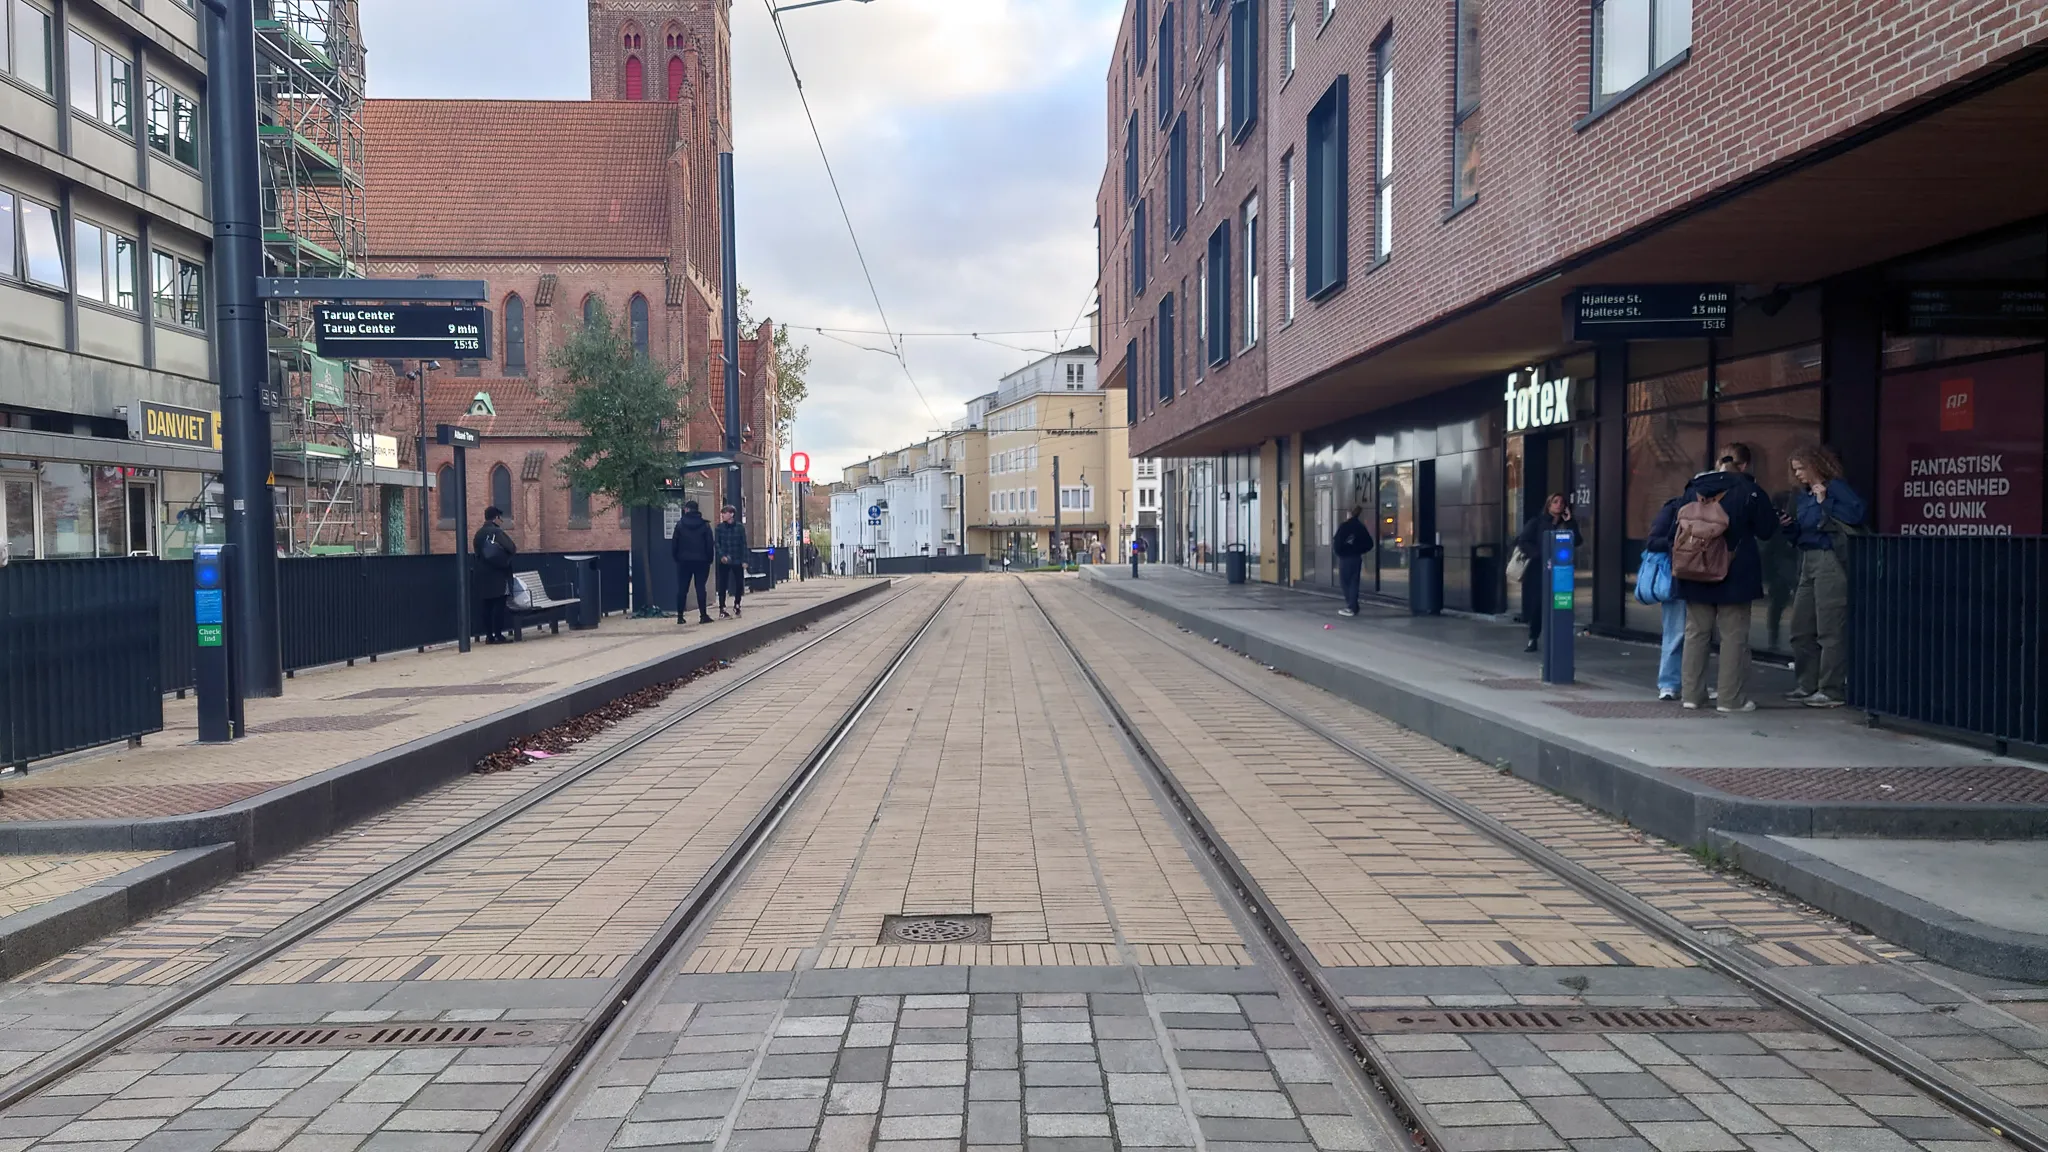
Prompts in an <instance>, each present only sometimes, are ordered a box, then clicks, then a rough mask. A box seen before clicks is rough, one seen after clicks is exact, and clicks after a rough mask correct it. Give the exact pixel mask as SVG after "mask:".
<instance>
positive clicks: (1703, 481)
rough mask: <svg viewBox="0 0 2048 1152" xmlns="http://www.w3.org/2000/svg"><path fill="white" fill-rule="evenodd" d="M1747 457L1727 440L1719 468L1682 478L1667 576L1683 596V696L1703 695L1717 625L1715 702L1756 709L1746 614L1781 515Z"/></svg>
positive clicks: (1700, 701) (1701, 699)
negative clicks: (1764, 549)
mask: <svg viewBox="0 0 2048 1152" xmlns="http://www.w3.org/2000/svg"><path fill="white" fill-rule="evenodd" d="M1738 449H1740V451H1739V452H1738V451H1737V450H1738ZM1748 463H1749V452H1748V449H1747V448H1745V447H1743V446H1742V445H1739V444H1731V445H1729V446H1728V449H1727V450H1725V451H1723V452H1722V454H1721V460H1720V470H1719V471H1714V472H1702V473H1700V474H1699V475H1697V476H1695V477H1693V478H1692V483H1690V484H1688V485H1686V489H1685V496H1684V497H1683V502H1682V503H1681V504H1680V505H1679V506H1678V509H1677V513H1676V515H1675V516H1674V517H1673V520H1674V525H1673V529H1672V536H1671V576H1672V581H1671V583H1672V588H1673V592H1674V594H1675V595H1676V596H1677V597H1678V598H1679V599H1680V600H1683V601H1685V654H1684V675H1683V677H1682V681H1683V682H1682V684H1681V696H1682V697H1683V699H1682V703H1683V705H1684V706H1685V707H1687V708H1695V709H1696V708H1700V707H1703V706H1705V704H1706V702H1707V656H1708V655H1709V653H1710V650H1711V647H1712V645H1713V642H1714V638H1715V635H1716V634H1717V633H1718V634H1719V636H1720V640H1721V685H1720V701H1719V708H1720V710H1721V711H1723V712H1754V711H1756V701H1754V700H1751V699H1750V698H1749V619H1750V609H1751V605H1752V604H1753V603H1754V602H1755V601H1756V600H1758V599H1760V598H1762V596H1763V594H1764V562H1763V555H1762V553H1761V552H1760V551H1759V550H1758V547H1757V542H1758V541H1761V540H1768V539H1770V538H1771V537H1772V536H1775V535H1777V532H1778V516H1777V509H1776V508H1774V507H1773V506H1772V505H1771V498H1770V497H1769V496H1767V495H1765V494H1764V490H1763V489H1762V488H1759V487H1757V484H1756V481H1754V480H1751V479H1750V478H1749V475H1748V473H1746V472H1745V471H1743V469H1744V468H1745V467H1746V466H1747V465H1748Z"/></svg>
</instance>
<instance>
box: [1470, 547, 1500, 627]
mask: <svg viewBox="0 0 2048 1152" xmlns="http://www.w3.org/2000/svg"><path fill="white" fill-rule="evenodd" d="M1500 581H1501V565H1500V546H1499V545H1498V544H1474V545H1473V546H1472V576H1471V583H1472V611H1474V612H1477V613H1479V614H1480V615H1482V616H1492V615H1494V614H1496V613H1498V612H1499V611H1500V610H1501V608H1500V604H1501V596H1500V591H1501V584H1500Z"/></svg>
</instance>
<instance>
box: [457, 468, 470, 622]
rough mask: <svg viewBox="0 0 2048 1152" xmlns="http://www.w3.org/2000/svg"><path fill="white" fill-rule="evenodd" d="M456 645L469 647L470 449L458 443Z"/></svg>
mask: <svg viewBox="0 0 2048 1152" xmlns="http://www.w3.org/2000/svg"><path fill="white" fill-rule="evenodd" d="M455 637H456V640H455V648H456V650H457V651H459V652H467V651H469V449H467V448H464V447H463V446H462V445H461V444H460V443H458V444H456V445H455Z"/></svg>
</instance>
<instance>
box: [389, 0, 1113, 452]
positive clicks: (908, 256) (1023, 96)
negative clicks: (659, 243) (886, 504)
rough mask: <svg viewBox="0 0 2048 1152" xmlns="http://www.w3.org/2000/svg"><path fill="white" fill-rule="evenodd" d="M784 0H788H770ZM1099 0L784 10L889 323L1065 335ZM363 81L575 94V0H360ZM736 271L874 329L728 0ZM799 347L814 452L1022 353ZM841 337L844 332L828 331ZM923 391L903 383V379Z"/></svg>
mask: <svg viewBox="0 0 2048 1152" xmlns="http://www.w3.org/2000/svg"><path fill="white" fill-rule="evenodd" d="M783 2H784V3H787V2H789V0H783ZM1121 8H1122V5H1121V3H1120V0H873V2H872V3H851V2H841V3H834V4H827V5H825V6H823V7H818V8H811V9H806V10H804V11H801V12H793V13H788V14H786V15H785V16H784V18H783V21H784V25H785V27H786V28H787V29H788V31H789V40H790V47H791V49H792V51H793V52H794V54H795V57H796V64H797V67H798V69H799V70H800V71H801V73H802V75H803V79H804V90H805V92H806V93H807V94H808V95H809V96H810V101H811V108H812V111H813V112H814V113H815V114H816V115H817V118H818V127H819V129H820V131H821V133H822V134H823V136H824V141H825V147H826V149H827V151H828V152H829V153H830V155H831V157H832V162H833V165H834V169H835V171H836V172H837V173H838V176H839V184H840V188H841V190H842V191H843V192H844V193H845V196H846V202H847V208H848V210H849V211H850V212H851V214H852V217H853V225H854V228H855V229H856V231H857V232H858V233H859V236H860V241H861V245H862V247H863V248H864V249H865V250H866V252H867V256H868V263H869V266H870V268H871V269H872V271H873V273H874V278H875V286H876V288H877V289H878V290H879V292H880V294H881V298H882V305H883V307H885V308H887V309H888V314H889V320H890V326H891V327H893V328H895V329H896V330H897V331H900V332H965V331H973V332H1008V331H1011V330H1018V329H1033V330H1035V331H1034V332H1032V333H1030V334H1016V335H999V336H992V337H990V338H989V340H992V341H1000V342H1002V343H1003V344H1007V345H1012V346H1015V349H1048V350H1049V349H1052V348H1055V347H1056V346H1057V345H1056V344H1055V343H1054V341H1055V330H1060V332H1061V334H1062V335H1065V336H1066V337H1067V338H1068V343H1069V344H1081V343H1085V342H1086V340H1087V329H1086V327H1085V325H1084V324H1083V325H1078V326H1077V321H1079V319H1080V317H1081V314H1082V311H1083V309H1084V306H1085V304H1086V302H1087V300H1088V298H1089V295H1090V290H1091V288H1092V285H1093V282H1094V275H1095V273H1094V263H1095V237H1094V230H1093V223H1094V218H1095V211H1094V194H1095V187H1096V184H1097V182H1098V180H1099V179H1100V176H1101V172H1102V158H1103V131H1104V129H1103V116H1102V111H1101V108H1102V96H1103V87H1102V85H1103V79H1102V78H1103V75H1104V73H1105V72H1106V70H1107V61H1108V56H1109V48H1110V44H1111V42H1112V40H1113V38H1114V25H1115V21H1116V19H1117V13H1118V12H1120V11H1121ZM362 12H363V24H364V38H365V40H366V41H367V43H368V46H369V72H370V95H372V96H410V97H452V96H463V97H484V98H507V97H520V98H528V99H563V100H578V99H583V98H586V97H587V96H588V95H589V87H590V78H589V62H588V61H589V57H588V49H587V44H588V36H587V34H586V30H585V13H586V5H585V3H584V2H583V0H362ZM733 40H734V45H733V62H734V63H733V67H734V80H733V83H734V91H733V113H734V121H735V125H734V127H735V135H736V143H735V164H736V169H737V181H738V187H739V195H738V198H737V209H738V213H739V262H740V282H741V283H743V284H745V285H746V286H747V287H748V288H749V289H750V290H751V291H752V293H753V298H754V305H755V310H756V312H758V313H760V314H761V315H763V316H772V317H773V318H774V319H776V320H777V321H788V322H790V323H792V324H795V325H801V326H804V327H811V326H818V327H824V328H847V329H870V330H873V329H879V328H881V323H880V321H879V320H878V318H877V316H876V313H875V305H874V303H873V300H872V298H871V297H870V296H869V293H868V289H867V284H866V282H865V281H864V280H863V278H862V276H861V271H860V265H859V263H858V262H857V261H856V260H855V258H854V254H853V248H852V245H851V243H850V242H849V241H848V239H847V234H846V227H845V225H844V224H843V223H842V222H841V220H840V217H839V210H838V207H837V205H836V204H835V203H834V201H833V198H832V189H831V186H830V184H829V183H828V182H827V181H826V178H825V171H824V168H823V166H822V164H821V163H820V161H819V159H818V152H817V145H816V144H815V143H814V142H813V141H812V139H811V134H810V128H809V126H808V125H807V124H806V123H805V121H804V116H803V110H802V108H801V106H800V105H799V104H798V102H797V97H796V91H795V87H794V85H793V84H792V83H791V80H790V75H789V68H788V65H787V64H786V63H785V62H784V60H783V57H782V50H781V47H780V45H778V44H777V43H776V40H775V36H774V31H773V28H772V26H771V25H770V23H769V19H768V15H767V10H766V7H765V6H764V4H763V3H762V0H734V4H733ZM798 336H799V339H800V340H802V341H803V342H805V343H807V344H809V345H810V347H811V351H812V368H811V375H810V386H811V398H810V400H809V401H808V402H807V403H806V404H805V406H804V408H803V410H802V411H801V413H800V414H799V418H798V422H797V431H796V440H797V445H796V446H797V447H799V448H804V449H807V450H809V451H810V452H811V454H812V458H813V467H814V468H816V469H822V470H824V471H825V472H826V474H828V475H831V474H836V472H837V470H838V469H839V467H840V466H841V465H843V464H846V463H849V462H852V461H854V460H858V459H861V458H864V457H866V456H867V455H869V454H870V453H874V452H880V451H887V450H889V449H892V448H896V447H900V446H902V445H903V444H905V443H907V442H909V441H911V440H914V439H917V438H919V437H920V436H922V435H923V434H924V433H925V432H926V431H927V430H928V429H931V428H934V427H940V426H944V425H946V424H950V423H951V422H952V421H953V420H954V419H956V418H957V417H958V416H959V415H960V414H961V409H960V404H961V401H963V400H965V399H966V398H967V397H970V396H974V395H978V394H979V393H982V392H986V391H988V390H990V389H991V388H993V387H994V385H995V380H996V378H997V377H998V376H1000V375H1001V374H1002V373H1004V372H1007V371H1009V370H1011V369H1013V368H1016V367H1020V366H1021V365H1023V364H1025V363H1027V362H1029V361H1030V360H1032V359H1035V358H1036V353H1035V352H1032V351H1019V350H1014V349H1013V348H1009V347H998V346H997V345H996V344H994V343H990V342H985V341H976V340H972V339H960V338H909V339H906V340H905V342H904V345H905V349H906V352H907V358H908V361H909V367H910V373H911V376H912V377H913V378H914V380H915V389H913V386H912V383H911V381H910V380H908V379H906V378H905V374H904V372H903V369H902V368H901V367H899V366H898V364H897V363H896V361H895V359H894V358H893V357H891V356H888V355H884V354H881V353H877V352H874V351H865V350H862V349H861V348H857V347H853V346H852V345H853V344H864V345H867V346H869V347H873V348H886V347H887V344H888V341H887V338H885V337H881V336H862V335H851V334H846V335H842V336H841V337H840V339H839V340H834V339H833V338H831V337H828V336H823V335H820V334H818V333H816V332H807V331H799V333H798ZM842 341H844V342H842ZM919 391H921V392H922V393H923V397H924V400H923V401H920V399H919V396H918V392H919Z"/></svg>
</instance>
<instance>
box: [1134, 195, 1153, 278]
mask: <svg viewBox="0 0 2048 1152" xmlns="http://www.w3.org/2000/svg"><path fill="white" fill-rule="evenodd" d="M1149 199H1150V197H1139V199H1138V206H1137V208H1135V209H1133V210H1132V212H1131V297H1132V299H1136V298H1138V297H1140V296H1143V295H1144V294H1145V279H1146V278H1145V271H1146V267H1147V265H1149V264H1150V263H1151V260H1150V259H1148V257H1149V256H1150V252H1149V251H1148V249H1149V248H1150V245H1149V244H1148V243H1147V242H1146V235H1145V233H1146V226H1145V217H1146V215H1147V213H1146V203H1145V202H1146V201H1147V200H1149Z"/></svg>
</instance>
